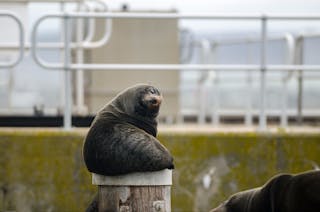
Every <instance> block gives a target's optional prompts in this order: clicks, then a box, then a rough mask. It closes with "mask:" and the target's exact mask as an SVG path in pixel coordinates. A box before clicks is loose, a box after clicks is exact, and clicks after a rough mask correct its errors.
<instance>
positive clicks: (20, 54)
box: [0, 11, 24, 68]
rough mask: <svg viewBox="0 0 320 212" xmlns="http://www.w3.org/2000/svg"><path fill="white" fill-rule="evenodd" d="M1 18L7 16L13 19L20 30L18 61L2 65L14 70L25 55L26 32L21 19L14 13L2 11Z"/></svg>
mask: <svg viewBox="0 0 320 212" xmlns="http://www.w3.org/2000/svg"><path fill="white" fill-rule="evenodd" d="M0 16H6V17H10V18H12V20H13V21H15V22H16V23H17V25H18V28H19V44H20V45H19V55H18V57H17V58H16V60H12V61H11V62H8V63H0V67H1V68H12V67H14V66H16V65H17V64H19V63H20V62H21V60H22V58H23V53H24V30H23V26H22V22H21V19H20V18H19V17H18V16H17V15H15V14H14V13H11V12H8V11H0Z"/></svg>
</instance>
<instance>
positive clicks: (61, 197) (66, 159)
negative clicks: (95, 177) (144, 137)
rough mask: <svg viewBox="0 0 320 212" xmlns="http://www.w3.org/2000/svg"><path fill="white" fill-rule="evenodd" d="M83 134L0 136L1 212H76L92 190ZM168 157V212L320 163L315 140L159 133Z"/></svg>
mask: <svg viewBox="0 0 320 212" xmlns="http://www.w3.org/2000/svg"><path fill="white" fill-rule="evenodd" d="M85 133H86V130H83V131H80V132H79V131H74V132H70V133H66V132H63V131H52V130H51V131H44V130H19V131H15V130H1V131H0V211H6V210H8V211H9V210H16V211H17V212H20V211H23V212H28V211H30V212H31V211H32V212H33V211H41V212H44V211H57V212H60V211H83V210H84V208H85V207H86V206H87V204H88V203H89V202H90V200H91V199H92V197H93V196H94V193H95V192H96V188H95V186H92V185H91V176H90V174H89V173H88V172H87V170H86V168H85V166H84V163H83V161H82V153H81V150H82V141H83V138H84V136H85ZM159 139H160V140H161V141H162V142H163V143H164V144H165V145H166V146H167V147H168V149H170V151H171V153H172V154H173V155H174V159H175V166H176V169H175V171H174V175H173V188H172V211H174V212H179V211H181V212H182V211H183V212H184V211H208V209H210V208H212V207H214V206H216V205H217V204H218V203H219V202H221V201H223V200H224V199H225V198H226V197H227V196H229V195H230V194H232V193H234V192H237V191H240V190H243V189H248V188H252V187H255V186H260V185H262V184H263V183H264V182H266V181H267V179H269V178H270V177H271V176H273V175H275V174H277V173H279V172H294V173H296V172H300V171H306V170H310V169H313V168H315V167H316V166H318V165H319V164H320V154H319V152H320V134H296V135H289V134H282V133H275V134H263V135H258V134H255V133H229V134H223V133H216V134H201V133H200V134H197V135H195V134H192V133H189V134H182V133H174V132H171V133H165V132H160V135H159Z"/></svg>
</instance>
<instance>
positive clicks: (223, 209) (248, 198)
mask: <svg viewBox="0 0 320 212" xmlns="http://www.w3.org/2000/svg"><path fill="white" fill-rule="evenodd" d="M302 211H303V212H319V211H320V171H309V172H305V173H300V174H296V175H291V174H280V175H277V176H275V177H273V178H272V179H271V180H269V181H268V182H267V183H266V184H265V185H264V186H262V187H259V188H255V189H251V190H247V191H243V192H239V193H236V194H234V195H232V196H231V197H230V198H229V199H228V200H227V201H225V202H224V203H222V204H221V205H219V206H218V207H217V208H215V209H213V210H211V211H210V212H302Z"/></svg>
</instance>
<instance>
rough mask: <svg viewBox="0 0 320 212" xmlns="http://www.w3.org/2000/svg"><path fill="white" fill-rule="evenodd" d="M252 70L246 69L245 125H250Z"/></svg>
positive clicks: (250, 59)
mask: <svg viewBox="0 0 320 212" xmlns="http://www.w3.org/2000/svg"><path fill="white" fill-rule="evenodd" d="M251 62H252V57H251V48H250V42H249V41H248V42H247V63H248V64H250V63H251ZM252 87H253V86H252V72H251V71H250V70H248V71H247V92H248V93H247V95H248V98H247V101H246V102H247V105H246V114H245V118H244V122H245V125H246V126H247V127H250V126H252Z"/></svg>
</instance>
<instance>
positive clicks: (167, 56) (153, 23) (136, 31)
mask: <svg viewBox="0 0 320 212" xmlns="http://www.w3.org/2000/svg"><path fill="white" fill-rule="evenodd" d="M112 25H113V28H112V36H111V38H110V40H109V42H108V43H107V45H105V46H104V47H102V48H99V49H94V50H92V51H91V52H90V54H89V57H90V58H89V61H90V62H91V63H160V64H161V63H169V64H170V63H173V64H177V63H179V42H178V26H177V21H176V20H157V19H150V20H145V19H131V20H129V19H114V20H113V24H112ZM103 31H104V23H103V21H100V22H99V23H98V27H97V34H98V35H99V34H101V33H102V32H103ZM97 37H98V36H97ZM86 74H87V76H86V78H87V79H90V82H89V85H88V86H87V89H86V90H87V98H86V103H87V104H88V106H89V112H90V113H95V112H96V111H97V110H98V109H100V108H101V107H102V106H103V105H104V104H106V103H107V102H108V101H109V100H110V99H111V98H113V97H114V96H115V95H116V94H117V93H118V92H120V91H121V90H123V89H125V88H127V87H129V86H132V85H134V84H137V83H150V84H152V85H155V86H157V87H158V88H160V90H161V91H162V93H163V96H164V99H165V101H164V103H163V106H162V109H161V115H162V116H176V114H177V112H178V107H179V104H178V88H179V73H178V72H177V71H172V70H169V71H153V70H145V71H140V70H138V71H123V70H113V71H112V70H111V71H95V72H87V73H86Z"/></svg>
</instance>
